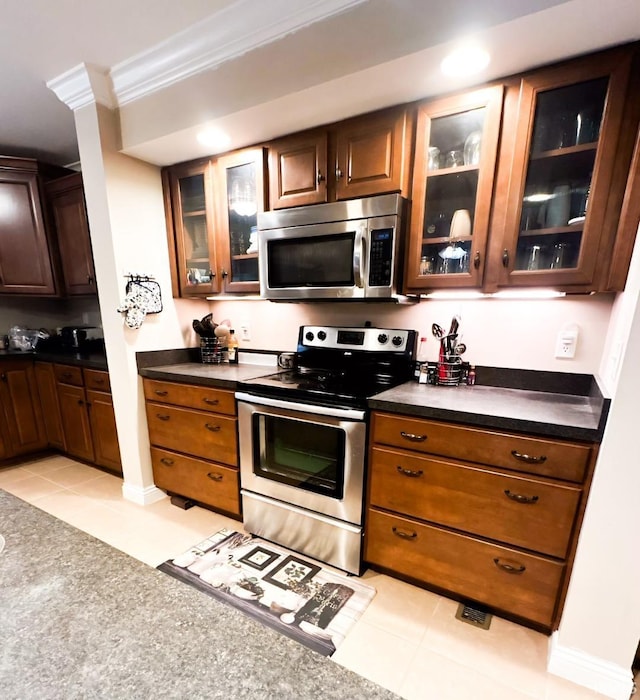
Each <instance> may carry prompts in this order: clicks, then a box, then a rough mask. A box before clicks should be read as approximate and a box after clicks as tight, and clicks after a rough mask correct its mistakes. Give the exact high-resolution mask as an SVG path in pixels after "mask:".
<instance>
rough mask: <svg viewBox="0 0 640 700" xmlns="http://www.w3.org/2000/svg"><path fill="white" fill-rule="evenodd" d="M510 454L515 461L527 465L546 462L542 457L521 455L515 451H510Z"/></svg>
mask: <svg viewBox="0 0 640 700" xmlns="http://www.w3.org/2000/svg"><path fill="white" fill-rule="evenodd" d="M511 454H512V455H513V456H514V457H515V458H516V459H519V460H520V461H521V462H526V463H527V464H542V463H543V462H546V461H547V458H546V457H545V456H544V455H540V456H539V457H534V456H533V455H525V454H522V452H518V451H517V450H511Z"/></svg>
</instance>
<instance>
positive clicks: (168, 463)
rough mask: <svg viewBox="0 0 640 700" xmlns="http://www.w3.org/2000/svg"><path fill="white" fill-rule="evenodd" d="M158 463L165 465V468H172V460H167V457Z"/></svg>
mask: <svg viewBox="0 0 640 700" xmlns="http://www.w3.org/2000/svg"><path fill="white" fill-rule="evenodd" d="M160 461H161V462H162V464H166V465H167V467H172V466H173V460H172V459H169V457H162V458H161V459H160Z"/></svg>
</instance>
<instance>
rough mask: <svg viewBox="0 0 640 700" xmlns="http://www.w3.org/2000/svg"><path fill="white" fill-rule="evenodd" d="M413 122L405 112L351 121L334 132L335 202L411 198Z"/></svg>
mask: <svg viewBox="0 0 640 700" xmlns="http://www.w3.org/2000/svg"><path fill="white" fill-rule="evenodd" d="M412 136H413V133H412V120H411V119H410V116H409V113H408V112H407V110H406V109H404V108H402V109H393V110H388V111H385V112H381V113H377V114H373V115H366V116H364V117H358V118H356V119H350V120H349V121H347V122H344V123H342V124H340V125H339V126H338V127H336V129H335V139H336V169H335V179H336V182H335V192H336V199H337V200H340V199H352V198H354V197H367V196H370V195H375V194H387V193H390V192H401V193H402V194H404V195H407V194H408V188H409V175H410V170H411V168H410V163H411V155H410V154H411V140H412Z"/></svg>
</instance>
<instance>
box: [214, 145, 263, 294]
mask: <svg viewBox="0 0 640 700" xmlns="http://www.w3.org/2000/svg"><path fill="white" fill-rule="evenodd" d="M265 158H266V152H265V150H264V149H262V148H250V149H246V150H243V151H237V152H235V153H231V154H229V155H225V156H220V157H219V158H218V159H217V161H216V165H215V189H216V210H217V214H218V218H217V229H218V231H217V234H218V235H217V242H218V246H219V251H218V252H219V255H218V257H219V262H220V271H219V272H220V277H221V285H222V291H223V292H231V293H238V292H256V293H257V292H259V291H260V284H259V278H258V228H257V225H258V212H262V211H264V206H265V200H266V198H265V185H264V183H265V177H264V173H265Z"/></svg>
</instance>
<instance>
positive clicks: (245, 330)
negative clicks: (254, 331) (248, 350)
mask: <svg viewBox="0 0 640 700" xmlns="http://www.w3.org/2000/svg"><path fill="white" fill-rule="evenodd" d="M240 340H244V341H249V340H251V331H250V330H249V324H248V323H243V324H242V325H241V326H240Z"/></svg>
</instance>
